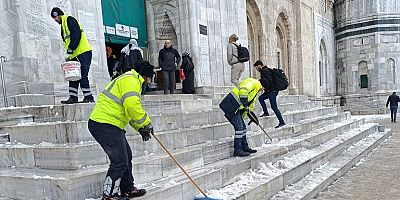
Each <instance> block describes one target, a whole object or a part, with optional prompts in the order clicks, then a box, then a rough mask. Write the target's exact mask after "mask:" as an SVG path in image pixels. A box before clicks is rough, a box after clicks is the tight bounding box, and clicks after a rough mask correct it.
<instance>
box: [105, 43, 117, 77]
mask: <svg viewBox="0 0 400 200" xmlns="http://www.w3.org/2000/svg"><path fill="white" fill-rule="evenodd" d="M106 51H107V67H108V74H109V75H110V78H112V77H113V70H114V67H115V63H116V62H117V58H116V57H115V55H114V54H112V51H113V50H112V48H111V47H108V46H107V47H106Z"/></svg>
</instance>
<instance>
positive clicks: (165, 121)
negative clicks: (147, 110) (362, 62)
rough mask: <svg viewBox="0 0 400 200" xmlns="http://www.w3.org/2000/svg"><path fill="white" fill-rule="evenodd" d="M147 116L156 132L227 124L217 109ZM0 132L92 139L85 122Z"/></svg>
mask: <svg viewBox="0 0 400 200" xmlns="http://www.w3.org/2000/svg"><path fill="white" fill-rule="evenodd" d="M336 112H337V109H336V108H334V107H330V108H317V109H313V110H307V111H300V112H295V111H293V112H290V113H288V114H285V115H284V117H285V120H286V122H287V123H295V122H297V121H301V120H304V119H309V118H315V117H318V116H322V115H327V114H331V113H336ZM150 117H151V119H152V124H153V127H154V130H155V131H168V130H177V129H182V128H190V127H198V126H204V125H213V124H218V123H224V122H226V119H225V117H224V116H223V114H222V112H220V111H219V110H213V111H210V112H198V113H189V114H176V115H160V116H150ZM260 123H261V124H262V126H263V127H273V126H274V125H276V119H275V118H272V117H268V118H267V119H266V120H262V121H261V122H260ZM0 129H2V131H3V132H6V133H8V134H9V135H10V140H11V141H18V142H21V143H24V144H40V143H41V142H50V143H58V144H64V143H79V142H81V141H88V140H94V139H93V137H92V136H91V134H90V132H89V130H88V128H87V122H86V121H79V122H48V123H27V124H19V125H17V126H6V127H2V128H0ZM127 132H128V134H132V133H133V131H132V129H131V128H129V129H127Z"/></svg>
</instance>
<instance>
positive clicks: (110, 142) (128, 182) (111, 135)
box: [88, 68, 154, 200]
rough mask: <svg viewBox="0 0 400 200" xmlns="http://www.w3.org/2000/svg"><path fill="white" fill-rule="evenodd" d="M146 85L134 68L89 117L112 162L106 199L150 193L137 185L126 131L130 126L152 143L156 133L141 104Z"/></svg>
mask: <svg viewBox="0 0 400 200" xmlns="http://www.w3.org/2000/svg"><path fill="white" fill-rule="evenodd" d="M135 69H136V68H135ZM137 71H140V72H142V71H143V70H137ZM143 82H144V79H143V78H142V76H141V75H140V74H139V73H137V72H136V71H135V70H134V69H131V70H130V71H128V72H126V73H124V74H122V75H121V76H119V77H117V78H115V79H114V80H112V81H111V82H110V83H109V84H108V85H107V86H106V87H105V89H104V91H103V92H102V93H101V94H100V95H99V99H98V101H97V103H96V105H95V107H94V109H93V111H92V113H91V115H90V117H89V123H88V127H89V131H90V133H91V134H92V135H93V137H94V138H95V139H96V141H97V142H98V143H99V144H100V145H101V147H102V148H103V149H104V151H105V152H106V153H107V155H108V157H109V159H110V161H111V164H110V167H109V169H108V172H107V175H106V179H105V181H104V190H103V194H102V199H103V200H114V199H126V198H133V197H140V196H143V195H145V194H146V190H144V189H137V188H136V187H135V186H134V183H133V181H134V179H133V175H132V162H131V160H132V151H131V148H130V147H129V144H128V142H127V141H126V138H125V130H124V128H125V126H127V125H128V124H129V125H130V126H132V127H133V128H134V129H135V130H137V131H138V132H139V133H140V134H141V135H142V138H143V141H148V140H149V139H150V138H151V134H153V133H154V131H153V127H152V125H151V120H150V117H149V116H148V115H147V113H146V112H145V111H144V110H143V108H142V105H141V100H140V99H141V90H142V84H143Z"/></svg>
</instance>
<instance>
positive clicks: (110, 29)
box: [106, 26, 115, 35]
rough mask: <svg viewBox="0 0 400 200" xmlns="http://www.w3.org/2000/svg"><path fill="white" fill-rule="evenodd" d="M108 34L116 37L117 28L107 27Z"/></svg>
mask: <svg viewBox="0 0 400 200" xmlns="http://www.w3.org/2000/svg"><path fill="white" fill-rule="evenodd" d="M106 33H108V34H112V35H115V27H111V26H106Z"/></svg>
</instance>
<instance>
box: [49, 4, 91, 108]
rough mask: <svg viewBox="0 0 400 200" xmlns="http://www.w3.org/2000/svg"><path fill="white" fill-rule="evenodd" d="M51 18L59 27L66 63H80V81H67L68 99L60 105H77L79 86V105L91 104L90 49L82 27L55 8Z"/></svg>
mask: <svg viewBox="0 0 400 200" xmlns="http://www.w3.org/2000/svg"><path fill="white" fill-rule="evenodd" d="M51 17H52V18H53V19H54V21H56V22H57V23H59V24H60V25H61V37H62V39H63V41H64V48H65V50H66V51H67V54H68V57H67V58H65V60H66V61H78V62H80V63H81V79H80V80H78V81H69V98H68V100H66V101H61V103H62V104H74V103H78V88H79V85H80V86H81V90H82V93H83V96H84V98H83V100H82V102H81V103H92V102H94V98H93V95H92V92H91V91H90V84H89V79H88V75H89V69H90V64H91V62H92V47H91V46H90V43H89V40H88V39H87V37H86V35H85V32H84V31H83V27H82V25H81V24H80V23H79V22H78V20H76V19H75V18H74V17H72V16H68V15H64V12H63V11H62V10H61V9H60V8H57V7H54V8H53V9H52V10H51Z"/></svg>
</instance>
